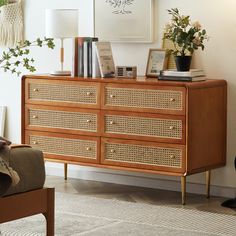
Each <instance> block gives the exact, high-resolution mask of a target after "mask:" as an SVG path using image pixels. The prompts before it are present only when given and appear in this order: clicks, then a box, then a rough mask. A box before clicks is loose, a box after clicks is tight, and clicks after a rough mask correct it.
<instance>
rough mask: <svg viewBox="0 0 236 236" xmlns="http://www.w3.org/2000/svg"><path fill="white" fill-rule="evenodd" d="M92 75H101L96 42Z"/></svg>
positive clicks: (93, 50) (93, 48) (95, 76)
mask: <svg viewBox="0 0 236 236" xmlns="http://www.w3.org/2000/svg"><path fill="white" fill-rule="evenodd" d="M92 77H93V78H97V77H101V71H100V68H99V63H98V55H97V50H96V45H95V42H92Z"/></svg>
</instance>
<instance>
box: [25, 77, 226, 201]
mask: <svg viewBox="0 0 236 236" xmlns="http://www.w3.org/2000/svg"><path fill="white" fill-rule="evenodd" d="M226 86H227V85H226V82H225V81H224V80H207V81H203V82H192V83H191V82H190V83H189V82H167V81H158V80H156V79H145V78H137V79H87V78H72V77H52V76H49V75H45V76H44V75H29V76H24V77H23V79H22V143H28V144H30V145H32V146H33V147H34V148H38V149H41V150H43V151H44V153H45V159H46V160H50V161H56V162H62V163H65V178H67V164H68V163H69V164H79V165H86V166H95V167H103V168H104V167H107V168H112V169H120V170H127V171H139V172H146V173H155V174H163V175H172V176H179V177H181V190H182V203H183V204H184V203H185V193H186V176H187V175H191V174H194V173H199V172H206V186H207V196H208V197H209V191H210V170H211V169H214V168H217V167H222V166H224V165H225V162H226V99H227V87H226Z"/></svg>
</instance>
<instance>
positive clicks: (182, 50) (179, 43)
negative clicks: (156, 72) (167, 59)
mask: <svg viewBox="0 0 236 236" xmlns="http://www.w3.org/2000/svg"><path fill="white" fill-rule="evenodd" d="M167 11H168V13H169V14H170V15H171V16H172V18H171V22H170V23H169V24H166V26H165V30H164V36H163V39H167V40H170V41H172V42H173V45H174V49H173V50H169V53H172V54H174V56H175V62H176V67H177V70H179V71H188V70H189V68H190V64H191V59H192V54H193V52H194V51H195V50H197V49H198V48H201V49H202V50H204V44H203V42H204V41H205V40H206V39H207V38H208V37H207V34H206V30H205V29H202V27H201V25H200V23H199V22H198V21H196V22H191V20H190V16H183V15H180V13H179V10H178V9H177V8H172V9H170V10H167Z"/></svg>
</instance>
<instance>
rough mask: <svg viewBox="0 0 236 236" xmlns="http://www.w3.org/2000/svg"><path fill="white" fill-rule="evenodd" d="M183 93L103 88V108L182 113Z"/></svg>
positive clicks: (176, 91)
mask: <svg viewBox="0 0 236 236" xmlns="http://www.w3.org/2000/svg"><path fill="white" fill-rule="evenodd" d="M183 96H184V94H183V91H178V90H162V89H160V90H158V89H137V88H117V87H115V88H113V87H105V101H104V103H105V106H114V107H126V108H139V109H143V108H146V109H158V110H172V111H182V110H183V109H184V108H183V107H184V102H183Z"/></svg>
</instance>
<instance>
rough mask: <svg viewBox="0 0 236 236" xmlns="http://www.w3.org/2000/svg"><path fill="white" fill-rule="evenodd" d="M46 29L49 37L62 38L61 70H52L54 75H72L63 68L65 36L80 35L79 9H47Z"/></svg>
mask: <svg viewBox="0 0 236 236" xmlns="http://www.w3.org/2000/svg"><path fill="white" fill-rule="evenodd" d="M45 29H46V37H47V38H59V39H61V51H60V62H61V70H59V71H53V72H51V74H52V75H70V74H71V72H70V71H65V70H64V69H63V63H64V45H63V40H64V39H65V38H73V37H77V36H78V10H77V9H46V11H45Z"/></svg>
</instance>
